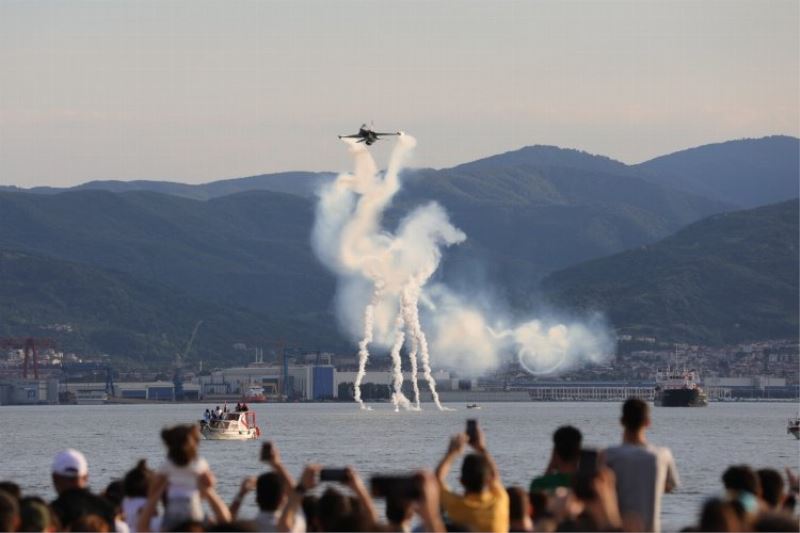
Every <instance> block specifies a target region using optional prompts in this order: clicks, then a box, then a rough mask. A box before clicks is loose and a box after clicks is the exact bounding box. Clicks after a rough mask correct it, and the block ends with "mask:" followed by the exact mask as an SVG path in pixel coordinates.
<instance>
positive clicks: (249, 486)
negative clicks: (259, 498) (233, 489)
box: [230, 476, 256, 520]
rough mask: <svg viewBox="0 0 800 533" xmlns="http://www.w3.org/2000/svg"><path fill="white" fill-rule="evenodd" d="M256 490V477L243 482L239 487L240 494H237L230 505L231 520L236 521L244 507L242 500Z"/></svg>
mask: <svg viewBox="0 0 800 533" xmlns="http://www.w3.org/2000/svg"><path fill="white" fill-rule="evenodd" d="M255 489H256V478H255V476H248V477H246V478H244V479H243V480H242V484H241V485H240V486H239V492H237V493H236V496H235V497H234V498H233V501H232V502H231V505H230V511H231V518H232V519H233V520H236V517H237V516H238V514H239V508H240V507H241V506H242V500H244V497H245V496H247V493H248V492H252V491H254V490H255Z"/></svg>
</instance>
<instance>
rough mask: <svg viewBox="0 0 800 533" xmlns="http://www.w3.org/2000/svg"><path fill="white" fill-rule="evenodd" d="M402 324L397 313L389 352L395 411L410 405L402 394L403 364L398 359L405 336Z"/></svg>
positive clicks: (401, 315)
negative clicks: (392, 341) (393, 337)
mask: <svg viewBox="0 0 800 533" xmlns="http://www.w3.org/2000/svg"><path fill="white" fill-rule="evenodd" d="M404 326H405V320H403V314H402V313H397V318H396V319H395V341H394V344H393V345H392V351H391V352H390V354H389V355H390V357H391V359H392V389H393V392H392V405H394V410H395V411H398V410H399V409H398V408H399V407H403V408H404V409H408V408H409V407H410V405H411V403H410V402H409V400H408V398H406V396H405V394H403V364H402V360H401V359H400V350H402V348H403V343H404V342H405V338H406V335H405V333H404V332H403V328H404Z"/></svg>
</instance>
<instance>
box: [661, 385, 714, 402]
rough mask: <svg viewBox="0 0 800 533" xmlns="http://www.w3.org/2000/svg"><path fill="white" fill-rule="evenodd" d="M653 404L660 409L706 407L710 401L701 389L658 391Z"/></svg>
mask: <svg viewBox="0 0 800 533" xmlns="http://www.w3.org/2000/svg"><path fill="white" fill-rule="evenodd" d="M653 403H654V404H655V405H656V406H659V407H706V406H707V405H708V399H707V398H706V394H705V393H704V392H703V391H702V390H700V389H699V388H694V389H664V390H658V391H656V394H655V398H654V400H653Z"/></svg>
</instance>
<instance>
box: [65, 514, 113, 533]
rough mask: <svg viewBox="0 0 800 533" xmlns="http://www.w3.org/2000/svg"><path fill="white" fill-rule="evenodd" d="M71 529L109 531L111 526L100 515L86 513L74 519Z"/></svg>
mask: <svg viewBox="0 0 800 533" xmlns="http://www.w3.org/2000/svg"><path fill="white" fill-rule="evenodd" d="M70 530H71V531H89V532H92V533H109V532H110V531H111V526H109V524H108V522H106V521H105V520H104V519H103V518H102V517H101V516H99V515H96V514H85V515H83V516H80V517H78V518H77V519H75V520H73V521H72V523H71V524H70Z"/></svg>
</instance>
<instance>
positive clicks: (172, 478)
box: [158, 457, 209, 498]
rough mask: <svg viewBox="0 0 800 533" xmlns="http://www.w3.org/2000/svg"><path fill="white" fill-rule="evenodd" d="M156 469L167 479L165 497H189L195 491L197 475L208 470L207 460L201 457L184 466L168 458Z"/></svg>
mask: <svg viewBox="0 0 800 533" xmlns="http://www.w3.org/2000/svg"><path fill="white" fill-rule="evenodd" d="M158 471H159V472H160V473H162V474H164V475H165V476H167V479H168V480H169V485H168V488H167V497H168V498H172V497H184V498H185V497H190V496H191V495H192V494H193V493H194V492H196V491H197V477H198V476H199V475H200V474H203V473H205V472H208V471H209V467H208V462H206V460H205V459H203V458H202V457H198V458H196V459H195V460H194V461H192V462H191V463H189V464H188V465H185V466H178V465H176V464H175V463H173V462H172V461H170V460H169V459H167V460H166V461H164V464H162V465H161V468H159V469H158Z"/></svg>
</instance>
